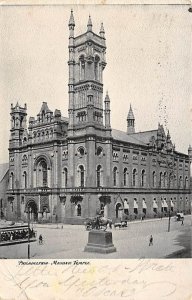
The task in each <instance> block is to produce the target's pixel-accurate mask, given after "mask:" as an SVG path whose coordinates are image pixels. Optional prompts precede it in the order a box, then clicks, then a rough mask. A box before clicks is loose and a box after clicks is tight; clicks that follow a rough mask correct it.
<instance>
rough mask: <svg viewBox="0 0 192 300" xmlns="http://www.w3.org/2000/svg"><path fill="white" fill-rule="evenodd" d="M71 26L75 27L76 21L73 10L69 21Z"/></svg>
mask: <svg viewBox="0 0 192 300" xmlns="http://www.w3.org/2000/svg"><path fill="white" fill-rule="evenodd" d="M69 26H75V20H74V16H73V10H72V9H71V15H70V19H69Z"/></svg>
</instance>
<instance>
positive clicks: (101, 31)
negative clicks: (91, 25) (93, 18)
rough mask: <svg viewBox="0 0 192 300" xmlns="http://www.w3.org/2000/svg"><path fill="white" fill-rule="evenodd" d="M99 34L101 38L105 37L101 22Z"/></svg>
mask: <svg viewBox="0 0 192 300" xmlns="http://www.w3.org/2000/svg"><path fill="white" fill-rule="evenodd" d="M99 34H100V37H102V38H103V39H104V38H105V30H104V26H103V23H101V28H100V31H99Z"/></svg>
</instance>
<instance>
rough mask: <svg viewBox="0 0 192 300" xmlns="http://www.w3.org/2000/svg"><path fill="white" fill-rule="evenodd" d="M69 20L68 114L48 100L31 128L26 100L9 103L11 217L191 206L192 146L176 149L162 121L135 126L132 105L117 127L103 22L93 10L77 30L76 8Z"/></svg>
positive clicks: (134, 213)
mask: <svg viewBox="0 0 192 300" xmlns="http://www.w3.org/2000/svg"><path fill="white" fill-rule="evenodd" d="M68 26H69V60H68V66H69V84H68V92H69V106H68V118H65V117H62V116H61V112H60V111H59V110H57V109H56V110H55V112H52V111H51V110H50V109H49V108H48V105H47V103H46V102H43V104H42V106H41V109H40V112H39V113H38V115H37V117H36V118H34V117H30V118H29V125H28V127H27V124H26V116H27V106H26V105H25V106H24V107H21V106H20V105H19V104H18V103H17V104H16V106H15V107H14V106H13V105H12V107H11V136H10V143H9V189H8V190H7V217H8V218H9V219H15V218H17V219H23V220H25V219H26V218H27V216H28V214H29V215H30V218H31V219H33V220H38V221H45V222H46V221H50V222H57V221H58V222H64V223H73V224H78V223H82V222H83V221H84V219H85V218H86V217H91V216H95V214H96V210H98V209H99V210H101V211H103V213H104V215H105V216H106V217H108V218H112V219H113V220H116V219H119V218H122V217H125V216H126V217H127V218H128V219H135V218H140V217H141V216H143V215H145V216H146V217H155V216H160V215H161V214H168V212H169V211H172V212H177V211H183V212H185V213H189V212H190V208H191V205H190V189H189V183H190V160H191V159H192V155H191V154H192V149H191V148H189V152H190V153H189V154H190V155H191V156H190V157H189V156H188V155H186V154H182V153H179V152H177V151H176V150H175V147H174V145H173V143H172V141H171V137H170V134H169V132H168V133H167V134H166V133H165V131H164V128H163V126H162V125H160V124H159V125H158V126H157V128H156V129H155V130H151V131H144V132H135V118H134V113H133V110H132V107H131V106H130V109H129V112H128V116H127V129H126V130H125V131H120V130H116V129H112V128H111V120H110V97H109V95H108V93H107V95H106V96H105V99H103V79H102V78H103V76H102V75H103V71H104V69H105V66H106V61H105V53H106V40H105V31H104V27H103V24H101V29H100V32H99V34H96V33H94V32H93V30H92V21H91V18H90V17H89V20H88V24H87V31H86V32H85V33H83V34H81V35H79V36H74V28H75V21H74V17H73V12H71V15H70V20H69V25H68ZM103 100H104V101H103ZM125 121H126V120H125Z"/></svg>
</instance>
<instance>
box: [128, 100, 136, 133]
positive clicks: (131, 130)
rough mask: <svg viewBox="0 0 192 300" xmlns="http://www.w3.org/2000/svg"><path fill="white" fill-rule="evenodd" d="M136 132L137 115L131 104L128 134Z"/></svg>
mask: <svg viewBox="0 0 192 300" xmlns="http://www.w3.org/2000/svg"><path fill="white" fill-rule="evenodd" d="M131 133H135V117H134V114H133V110H132V107H131V104H130V108H129V113H128V115H127V134H131Z"/></svg>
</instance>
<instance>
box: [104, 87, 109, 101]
mask: <svg viewBox="0 0 192 300" xmlns="http://www.w3.org/2000/svg"><path fill="white" fill-rule="evenodd" d="M109 101H110V98H109V94H108V90H107V91H106V96H105V102H109Z"/></svg>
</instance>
